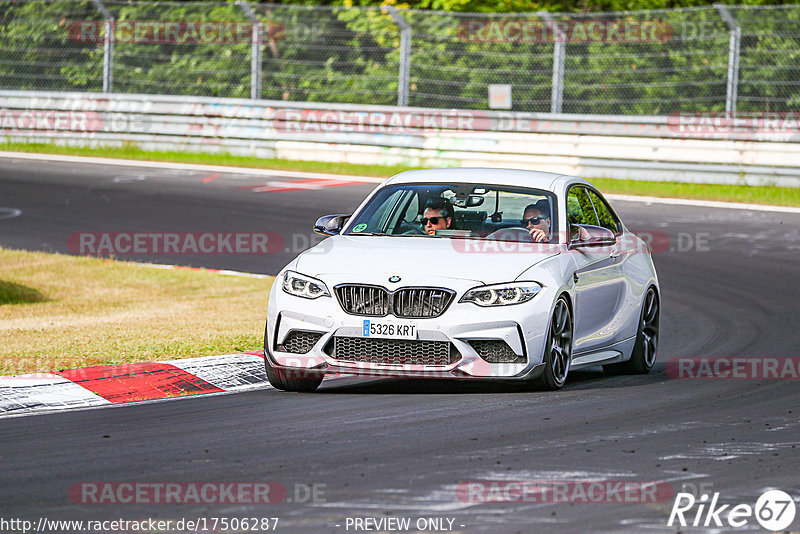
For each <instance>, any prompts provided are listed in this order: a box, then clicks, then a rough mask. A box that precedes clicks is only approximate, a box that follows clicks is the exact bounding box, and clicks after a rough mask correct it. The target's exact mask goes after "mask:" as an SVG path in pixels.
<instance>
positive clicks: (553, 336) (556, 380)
mask: <svg viewBox="0 0 800 534" xmlns="http://www.w3.org/2000/svg"><path fill="white" fill-rule="evenodd" d="M542 361H543V362H544V364H545V368H544V371H543V372H542V375H541V376H540V377H539V379H538V383H537V385H538V386H540V387H542V388H544V389H548V390H551V391H552V390H556V389H561V388H562V387H563V386H564V382H566V381H567V374H568V373H569V367H570V364H571V363H572V313H571V312H570V311H569V305H568V304H567V299H566V298H564V297H563V296H561V297H558V300H557V301H556V305H555V307H554V308H553V316H552V317H551V318H550V327H549V329H548V332H547V341H546V342H545V346H544V358H543V360H542Z"/></svg>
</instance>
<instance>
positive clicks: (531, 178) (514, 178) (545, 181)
mask: <svg viewBox="0 0 800 534" xmlns="http://www.w3.org/2000/svg"><path fill="white" fill-rule="evenodd" d="M454 182H465V183H477V184H487V185H512V186H517V187H531V188H535V189H544V190H548V191H557V190H559V189H561V187H563V186H565V185H567V184H568V183H582V184H587V185H591V184H590V183H589V182H588V181H586V180H584V179H583V178H579V177H577V176H568V175H565V174H556V173H552V172H541V171H526V170H521V169H495V168H477V167H452V168H446V169H421V170H414V171H405V172H401V173H400V174H396V175H394V176H392V177H391V178H389V179H388V180H386V181H385V182H384V185H389V184H395V183H454ZM559 186H561V187H559Z"/></svg>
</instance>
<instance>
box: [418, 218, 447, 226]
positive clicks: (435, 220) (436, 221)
mask: <svg viewBox="0 0 800 534" xmlns="http://www.w3.org/2000/svg"><path fill="white" fill-rule="evenodd" d="M446 218H447V217H423V218H422V219H420V220H419V222H420V224H422V226H428V221H430V223H431V224H439V221H442V222H444V220H445V219H446Z"/></svg>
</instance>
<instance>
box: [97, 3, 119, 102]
mask: <svg viewBox="0 0 800 534" xmlns="http://www.w3.org/2000/svg"><path fill="white" fill-rule="evenodd" d="M92 3H93V4H94V7H95V8H97V11H99V12H100V14H101V15H103V18H104V19H105V21H106V22H105V24H104V28H103V29H104V31H105V35H103V92H104V93H110V92H111V90H112V88H113V81H114V79H113V74H112V69H113V67H114V16H113V15H111V12H110V11H109V10H108V9H106V6H105V5H103V2H102V0H92Z"/></svg>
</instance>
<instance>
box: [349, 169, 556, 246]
mask: <svg viewBox="0 0 800 534" xmlns="http://www.w3.org/2000/svg"><path fill="white" fill-rule="evenodd" d="M556 213H557V209H556V203H555V195H554V194H553V193H552V192H550V191H544V190H541V189H529V188H522V187H512V186H498V185H485V184H474V183H454V184H394V185H390V186H387V187H384V188H383V189H381V190H380V191H378V193H377V194H376V195H375V196H374V197H373V198H372V199H371V200H370V201H369V203H367V205H366V206H364V208H363V209H362V210H361V211H360V212H359V213H358V214H357V215H356V216H355V217H354V220H352V221H351V222H350V224H349V225H348V229H347V231H346V232H345V235H390V236H398V235H402V236H418V237H445V238H471V239H502V240H508V241H527V240H530V234H529V230H530V229H531V228H532V227H533V226H534V225H536V226H538V227H540V228H542V229H543V230H544V231H545V233H546V235H547V240H548V241H550V240H553V241H555V240H557V239H555V238H554V236H555V235H556V229H557V228H558V225H557V222H556V220H555V214H556ZM551 214H552V215H551ZM523 219H526V220H525V221H523Z"/></svg>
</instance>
